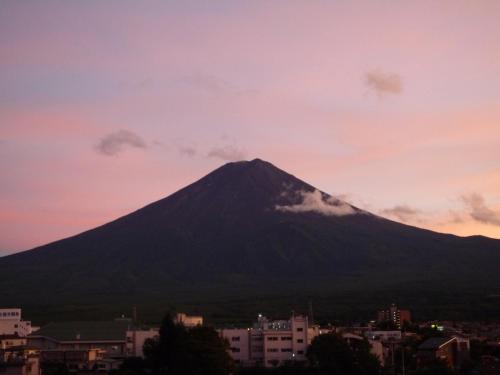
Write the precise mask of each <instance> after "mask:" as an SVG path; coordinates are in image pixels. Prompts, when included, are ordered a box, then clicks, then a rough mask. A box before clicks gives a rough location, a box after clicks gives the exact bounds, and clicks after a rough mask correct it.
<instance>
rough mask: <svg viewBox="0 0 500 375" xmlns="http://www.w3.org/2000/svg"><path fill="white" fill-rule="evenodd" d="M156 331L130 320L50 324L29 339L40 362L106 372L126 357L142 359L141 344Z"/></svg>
mask: <svg viewBox="0 0 500 375" xmlns="http://www.w3.org/2000/svg"><path fill="white" fill-rule="evenodd" d="M157 335H158V330H157V329H147V330H146V329H140V328H137V327H135V326H134V325H133V324H132V321H131V320H129V319H117V320H114V321H103V322H85V321H80V322H57V323H49V324H47V325H46V326H43V327H42V328H40V329H39V330H38V331H37V332H35V333H33V334H31V335H30V336H28V345H29V346H31V347H34V348H36V349H38V350H39V351H40V353H41V354H40V358H41V362H42V363H63V364H65V365H66V366H67V367H68V368H69V369H70V370H74V371H80V370H95V369H97V370H101V371H108V370H110V369H115V368H117V367H118V366H119V364H120V363H121V361H123V359H124V358H125V357H143V355H144V354H143V345H144V342H145V341H146V340H147V339H148V338H153V337H156V336H157Z"/></svg>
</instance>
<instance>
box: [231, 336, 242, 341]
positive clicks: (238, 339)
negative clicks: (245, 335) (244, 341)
mask: <svg viewBox="0 0 500 375" xmlns="http://www.w3.org/2000/svg"><path fill="white" fill-rule="evenodd" d="M231 341H240V336H234V337H231Z"/></svg>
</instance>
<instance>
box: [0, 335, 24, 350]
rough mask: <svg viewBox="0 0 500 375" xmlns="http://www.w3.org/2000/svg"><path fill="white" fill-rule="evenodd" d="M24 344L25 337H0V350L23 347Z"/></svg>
mask: <svg viewBox="0 0 500 375" xmlns="http://www.w3.org/2000/svg"><path fill="white" fill-rule="evenodd" d="M26 343H27V339H26V337H19V336H18V335H0V350H6V349H10V348H14V347H20V346H25V345H26Z"/></svg>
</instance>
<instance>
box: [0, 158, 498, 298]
mask: <svg viewBox="0 0 500 375" xmlns="http://www.w3.org/2000/svg"><path fill="white" fill-rule="evenodd" d="M499 261H500V241H499V240H493V239H489V238H485V237H480V236H474V237H466V238H463V237H457V236H454V235H448V234H441V233H435V232H432V231H429V230H423V229H419V228H415V227H411V226H408V225H404V224H400V223H397V222H394V221H390V220H387V219H384V218H381V217H379V216H376V215H373V214H371V213H368V212H366V211H363V210H360V209H358V208H356V207H353V206H350V205H349V204H347V203H345V202H343V201H341V200H338V199H335V198H332V197H330V196H329V195H327V194H325V193H320V192H318V191H317V190H316V189H315V188H314V187H312V186H311V185H309V184H307V183H305V182H303V181H301V180H299V179H297V178H296V177H294V176H292V175H290V174H288V173H286V172H284V171H282V170H280V169H278V168H276V167H275V166H273V165H272V164H270V163H268V162H265V161H262V160H259V159H255V160H253V161H244V162H236V163H229V164H226V165H224V166H222V167H220V168H218V169H217V170H215V171H213V172H212V173H210V174H209V175H207V176H205V177H203V178H202V179H200V180H199V181H197V182H195V183H193V184H192V185H189V186H187V187H186V188H184V189H182V190H179V191H178V192H176V193H174V194H172V195H170V196H169V197H167V198H164V199H162V200H159V201H157V202H154V203H152V204H150V205H148V206H146V207H144V208H141V209H139V210H137V211H135V212H133V213H131V214H129V215H126V216H124V217H121V218H119V219H117V220H115V221H113V222H110V223H108V224H105V225H103V226H101V227H98V228H95V229H92V230H89V231H87V232H84V233H81V234H79V235H76V236H74V237H70V238H66V239H63V240H60V241H57V242H53V243H50V244H48V245H44V246H41V247H38V248H35V249H32V250H29V251H25V252H22V253H18V254H14V255H10V256H6V257H3V258H0V285H1V288H0V301H5V303H10V304H23V303H29V304H43V305H47V306H49V305H54V304H61V303H96V304H97V303H98V304H107V303H115V302H116V301H128V300H129V299H130V300H132V299H133V300H135V301H137V299H138V298H140V299H141V301H154V300H155V299H159V298H162V299H168V300H169V301H176V300H180V299H182V300H184V301H196V300H200V299H203V298H206V297H207V296H209V295H210V296H213V295H217V296H232V297H242V298H243V296H248V295H274V294H275V295H279V294H282V295H283V294H285V295H301V294H304V295H311V294H314V293H322V292H327V291H331V290H337V291H353V290H356V291H363V290H368V289H371V288H375V287H378V288H394V287H395V286H398V285H399V286H401V285H405V286H406V287H408V288H413V289H418V288H424V289H425V288H430V289H432V290H447V289H449V288H457V289H460V290H465V289H467V288H472V287H474V288H482V287H483V286H488V287H492V288H496V287H498V286H499V284H500V283H499V282H500V275H498V272H497V270H498V266H497V264H499Z"/></svg>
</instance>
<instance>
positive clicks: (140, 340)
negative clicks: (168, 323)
mask: <svg viewBox="0 0 500 375" xmlns="http://www.w3.org/2000/svg"><path fill="white" fill-rule="evenodd" d="M158 334H159V330H158V328H150V329H148V330H145V329H142V330H138V329H134V330H128V331H127V333H126V341H127V344H126V354H127V357H141V358H142V357H144V352H143V347H144V343H145V342H146V340H147V339H154V338H155V337H158ZM108 363H109V362H108Z"/></svg>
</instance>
